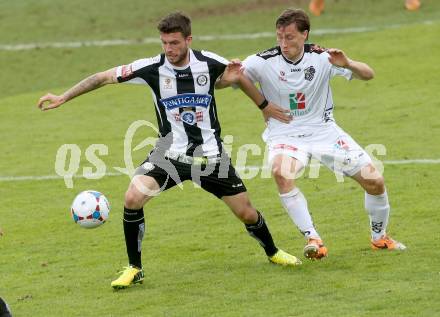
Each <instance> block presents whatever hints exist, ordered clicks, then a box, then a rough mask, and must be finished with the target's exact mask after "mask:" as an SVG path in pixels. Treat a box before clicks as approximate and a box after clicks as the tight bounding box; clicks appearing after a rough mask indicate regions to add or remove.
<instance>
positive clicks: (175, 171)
mask: <svg viewBox="0 0 440 317" xmlns="http://www.w3.org/2000/svg"><path fill="white" fill-rule="evenodd" d="M135 175H146V176H150V177H153V178H154V179H155V180H156V181H157V183H158V184H159V186H160V188H161V191H165V190H167V189H169V188H172V187H174V186H176V185H177V184H180V183H182V182H184V181H186V180H191V181H193V182H194V183H196V184H198V185H199V186H200V187H202V188H203V189H204V190H206V191H207V192H210V193H211V194H213V195H215V196H216V197H217V198H222V197H223V196H232V195H236V194H239V193H243V192H246V187H245V185H244V183H243V181H242V180H241V178H240V176H238V174H237V172H236V170H235V168H234V166H233V165H232V163H231V160H230V158H229V157H228V156H226V155H223V157H222V158H221V159H220V161H219V162H217V163H213V164H206V165H204V164H203V165H195V164H188V163H182V162H179V161H176V160H174V159H170V158H166V157H163V156H159V155H154V151H153V152H152V153H150V156H148V157H147V159H146V160H145V161H144V162H143V163H142V164H141V165H140V166H139V167H138V168H137V170H136V172H135Z"/></svg>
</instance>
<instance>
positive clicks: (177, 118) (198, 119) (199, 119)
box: [174, 111, 203, 122]
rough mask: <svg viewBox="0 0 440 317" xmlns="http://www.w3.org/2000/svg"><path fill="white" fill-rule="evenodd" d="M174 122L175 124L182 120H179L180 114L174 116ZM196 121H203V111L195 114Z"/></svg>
mask: <svg viewBox="0 0 440 317" xmlns="http://www.w3.org/2000/svg"><path fill="white" fill-rule="evenodd" d="M174 120H176V122H180V121H182V119H181V118H180V113H176V114H174ZM196 121H197V122H201V121H203V111H197V112H196Z"/></svg>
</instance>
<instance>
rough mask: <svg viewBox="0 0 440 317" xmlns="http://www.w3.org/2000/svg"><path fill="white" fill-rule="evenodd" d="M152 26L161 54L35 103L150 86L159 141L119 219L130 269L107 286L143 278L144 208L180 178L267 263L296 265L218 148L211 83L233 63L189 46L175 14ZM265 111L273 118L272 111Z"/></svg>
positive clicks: (55, 103) (183, 21) (234, 67)
mask: <svg viewBox="0 0 440 317" xmlns="http://www.w3.org/2000/svg"><path fill="white" fill-rule="evenodd" d="M158 29H159V31H160V38H161V41H162V47H163V51H164V52H163V53H162V54H160V55H157V56H155V57H152V58H146V59H140V60H137V61H135V62H133V63H131V64H128V65H122V66H118V67H115V68H112V69H109V70H107V71H105V72H101V73H97V74H95V75H92V76H90V77H89V78H87V79H85V80H83V81H81V82H80V83H78V84H77V85H75V86H74V87H72V88H71V89H69V90H68V91H66V92H65V93H64V94H63V95H61V96H56V95H53V94H47V95H46V96H43V97H42V98H40V101H39V103H38V106H39V107H40V108H41V109H42V110H48V109H53V108H57V107H59V106H60V105H61V104H63V103H65V102H67V101H68V100H70V99H72V98H74V97H76V96H79V95H81V94H83V93H86V92H88V91H91V90H93V89H96V88H99V87H101V86H104V85H106V84H113V83H118V82H128V83H138V84H145V85H148V86H149V87H150V88H151V90H152V94H153V100H154V105H155V110H156V117H157V121H158V125H159V132H160V135H159V140H158V142H157V144H156V146H155V149H154V150H153V151H152V152H151V153H150V155H149V156H148V157H147V159H146V160H145V161H144V162H143V163H142V164H141V166H140V167H139V168H138V169H137V171H136V175H135V177H133V179H132V182H131V183H130V186H129V188H128V190H127V192H126V194H125V206H124V221H123V224H124V234H125V241H126V247H127V253H128V258H129V266H128V267H126V268H125V269H124V270H123V272H122V274H121V276H120V277H119V278H118V279H116V280H115V281H113V282H112V283H111V285H112V287H113V288H116V289H119V288H125V287H128V286H130V285H131V284H134V283H141V282H142V281H143V279H144V273H143V269H142V262H141V248H142V246H141V244H142V239H143V235H144V231H145V220H144V211H143V206H144V205H145V203H146V202H147V201H149V200H150V199H151V198H152V197H154V196H155V195H156V194H157V193H159V192H162V191H164V190H167V189H169V188H171V187H173V186H175V185H176V184H179V183H181V182H183V181H185V180H192V181H193V182H195V183H197V184H199V185H200V186H201V187H202V188H203V189H204V190H206V191H208V192H210V193H212V194H213V195H215V196H216V197H218V198H219V199H222V200H223V201H224V202H225V203H226V204H227V205H228V206H229V208H230V209H231V210H232V211H233V212H234V214H235V215H236V216H237V217H238V218H239V219H240V220H241V221H242V222H243V223H244V224H245V226H246V230H247V231H248V232H249V234H250V235H251V236H252V237H254V238H255V239H256V240H257V241H258V242H259V243H260V245H261V246H262V247H263V248H264V251H265V253H266V255H267V256H268V258H269V260H270V261H271V262H273V263H276V264H281V265H292V266H295V265H298V264H300V263H301V262H300V261H299V260H298V259H297V258H296V257H294V256H292V255H290V254H288V253H286V252H284V251H282V250H280V249H278V248H277V247H276V246H275V244H274V242H273V240H272V236H271V234H270V232H269V229H268V228H267V226H266V223H265V221H264V218H263V216H262V215H261V214H260V213H259V212H258V211H257V210H256V209H255V208H254V207H253V206H252V205H251V203H250V201H249V198H248V195H247V192H246V187H245V186H244V184H243V181H242V180H241V179H240V177H239V176H238V175H237V173H236V171H235V169H234V167H233V166H232V165H231V163H230V159H229V157H228V156H227V154H226V153H225V151H224V150H223V146H222V141H221V138H220V131H221V130H220V123H219V121H218V116H217V110H216V103H215V97H214V88H224V87H227V86H229V85H230V83H232V82H233V81H234V78H235V79H236V78H237V76H239V75H238V74H239V71H238V70H239V68H240V64H239V63H235V62H228V60H226V59H224V58H222V57H220V56H218V55H216V54H214V53H211V52H206V51H197V50H192V49H191V48H190V47H189V46H190V44H191V42H192V36H191V21H190V19H189V18H188V17H187V16H186V15H184V14H182V13H179V12H178V13H172V14H170V15H168V16H166V17H165V18H163V19H162V20H161V21H160V23H159V25H158ZM45 102H49V104H48V105H45ZM274 107H275V106H273V107H272V108H271V107H269V108H271V109H272V110H274V109H275V108H274ZM275 110H276V109H275ZM271 113H272V114H275V115H276V111H273V112H271ZM266 115H267V113H266ZM278 115H279V114H278Z"/></svg>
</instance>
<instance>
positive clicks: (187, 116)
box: [180, 111, 196, 125]
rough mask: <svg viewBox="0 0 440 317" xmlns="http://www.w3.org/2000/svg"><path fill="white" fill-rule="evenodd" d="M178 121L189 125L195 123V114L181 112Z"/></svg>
mask: <svg viewBox="0 0 440 317" xmlns="http://www.w3.org/2000/svg"><path fill="white" fill-rule="evenodd" d="M180 119H181V120H182V121H183V122H185V123H187V124H190V125H193V124H194V123H196V114H195V112H194V111H183V112H182V113H181V114H180Z"/></svg>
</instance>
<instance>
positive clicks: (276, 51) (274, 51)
mask: <svg viewBox="0 0 440 317" xmlns="http://www.w3.org/2000/svg"><path fill="white" fill-rule="evenodd" d="M278 55H281V49H280V47H279V46H275V47H272V48H269V49H267V50H265V51H262V52H261V53H258V54H257V56H259V57H261V58H263V59H269V58H271V57H275V56H278Z"/></svg>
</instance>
